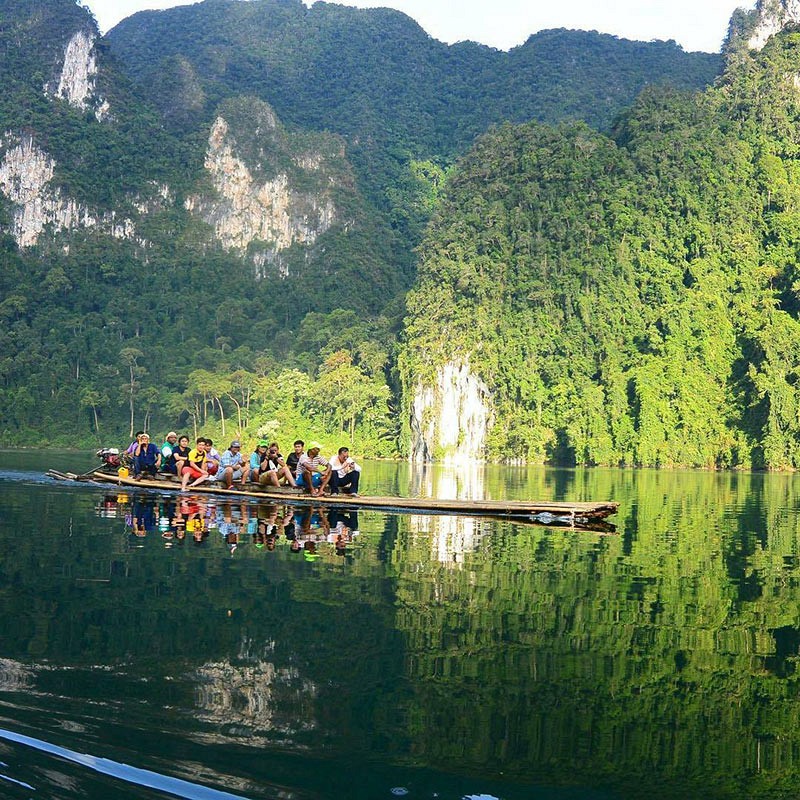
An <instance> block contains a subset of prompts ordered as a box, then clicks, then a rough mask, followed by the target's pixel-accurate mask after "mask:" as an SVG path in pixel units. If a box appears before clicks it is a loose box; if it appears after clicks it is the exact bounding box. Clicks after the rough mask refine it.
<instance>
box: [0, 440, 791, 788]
mask: <svg viewBox="0 0 800 800" xmlns="http://www.w3.org/2000/svg"><path fill="white" fill-rule="evenodd" d="M92 460H93V459H92V457H91V456H89V455H87V454H51V455H49V456H46V457H45V456H43V455H42V454H38V453H23V454H19V453H0V602H2V616H1V617H0V797H10V798H18V797H19V798H26V800H27V798H33V797H37V798H38V797H45V798H117V797H120V798H151V797H152V798H162V797H173V796H179V797H193V798H205V797H209V798H222V797H230V796H231V795H233V796H237V797H248V798H287V799H291V798H326V799H331V800H333V798H358V799H360V798H387V799H388V798H392V797H397V796H404V797H408V798H413V799H415V800H416V798H434V797H438V798H443V799H448V798H455V799H456V800H460V798H462V797H471V796H480V795H484V796H486V797H496V798H501V799H502V800H518V799H521V798H540V799H541V800H567V799H569V800H572V799H573V798H574V799H575V800H577V798H591V799H592V800H599V799H600V798H604V799H606V798H640V797H641V798H644V797H649V798H652V797H663V798H672V797H674V798H678V797H680V798H687V797H689V798H693V797H697V798H742V797H764V798H779V797H787V798H788V797H796V796H797V795H798V794H800V724H799V723H800V720H799V719H798V718H799V717H800V692H798V674H797V665H798V658H799V657H800V656H799V653H800V514H799V513H798V506H799V503H800V496H799V495H800V477H796V476H789V475H762V474H755V475H754V474H731V473H721V474H717V473H704V472H656V471H621V470H586V471H584V470H581V471H571V470H545V469H528V468H500V467H487V468H485V469H483V468H475V469H464V470H461V471H455V470H448V469H444V468H435V469H434V468H427V469H426V470H418V471H412V469H411V468H410V467H409V465H406V464H403V465H396V464H369V465H366V466H365V471H364V490H365V491H366V492H368V493H389V492H396V493H400V494H423V495H424V494H438V495H449V496H461V497H489V498H494V499H496V498H501V497H515V498H522V497H529V498H536V499H541V500H564V499H567V500H607V499H614V500H618V501H620V503H621V504H622V505H621V509H620V513H619V515H618V516H617V517H616V518H615V520H614V522H615V523H616V526H617V530H616V532H614V533H610V534H603V533H597V532H586V531H575V530H570V529H564V528H547V527H542V526H534V525H524V524H513V523H510V522H502V521H500V522H498V521H492V520H484V519H471V518H468V517H455V516H421V515H395V514H379V513H374V512H368V513H367V512H359V513H357V514H356V515H355V517H354V516H352V515H349V514H345V515H343V516H342V515H340V516H339V517H337V516H336V515H335V514H334V515H333V517H331V518H329V517H326V515H325V514H321V513H317V514H314V515H307V514H305V513H304V512H302V511H301V510H299V509H298V510H295V512H294V513H293V514H292V515H291V516H290V515H289V509H286V508H276V507H275V506H269V505H266V504H257V503H254V502H250V501H242V502H239V503H231V502H230V501H228V500H222V499H214V498H208V497H206V498H199V499H197V500H193V499H191V498H189V499H188V500H186V501H185V502H183V503H182V504H181V503H180V502H176V501H175V498H170V497H168V496H166V495H163V496H160V495H158V494H148V493H146V492H145V493H141V494H140V493H131V492H114V491H109V490H108V488H107V487H106V488H104V487H100V486H76V485H66V484H60V483H58V482H54V481H51V480H49V479H47V478H45V477H43V475H42V473H43V471H44V470H45V469H46V468H47V467H48V466H54V467H57V468H59V469H65V468H71V469H74V470H80V469H88V468H89V467H90V466H92ZM337 532H338V534H339V540H338V541H337V539H336V537H337ZM287 533H288V534H289V535H288V537H287Z"/></svg>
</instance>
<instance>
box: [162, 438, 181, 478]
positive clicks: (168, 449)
mask: <svg viewBox="0 0 800 800" xmlns="http://www.w3.org/2000/svg"><path fill="white" fill-rule="evenodd" d="M177 445H178V434H177V433H175V431H170V432H169V433H168V434H167V435H166V436H165V437H164V444H162V445H161V471H162V472H173V471H172V470H171V469H168V466H169V465H170V464H171V463H172V451H173V450H174V449H175V448H176V447H177ZM174 474H175V473H174V472H173V475H174Z"/></svg>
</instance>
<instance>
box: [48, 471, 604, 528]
mask: <svg viewBox="0 0 800 800" xmlns="http://www.w3.org/2000/svg"><path fill="white" fill-rule="evenodd" d="M47 475H48V476H49V477H51V478H54V479H56V480H70V481H96V482H98V483H105V484H113V485H114V486H124V487H126V488H130V489H148V490H158V491H167V492H175V493H180V491H181V484H180V482H179V481H178V480H177V479H176V478H174V477H173V476H170V475H165V474H159V475H158V476H157V477H156V478H142V479H141V480H136V479H135V478H131V477H121V476H120V475H119V474H118V473H117V472H116V471H108V470H104V469H96V470H91V471H90V472H87V473H84V474H83V475H76V474H74V473H71V472H59V471H57V470H49V471H48V473H47ZM190 491H191V493H193V494H196V493H201V494H202V493H208V494H216V495H226V496H229V497H230V496H234V497H247V498H255V499H260V500H268V501H272V502H276V503H291V504H298V505H315V506H327V507H337V506H339V507H341V506H346V507H348V508H352V507H358V508H365V509H366V508H374V509H383V510H386V511H402V512H409V511H410V512H421V513H427V514H465V515H470V516H479V517H501V518H507V519H514V520H520V521H526V522H539V523H542V524H556V525H569V526H572V527H591V526H592V524H593V523H597V522H601V521H602V520H605V519H606V518H607V517H609V516H611V515H612V514H615V513H616V512H617V510H618V509H619V503H616V502H610V501H609V502H596V503H567V502H550V501H533V500H455V499H442V498H434V497H375V496H370V495H362V494H358V495H349V494H323V495H320V496H316V497H312V496H311V495H309V494H306V493H304V492H303V491H302V490H301V489H295V488H292V487H288V486H286V487H276V486H270V487H261V486H259V485H258V484H254V483H251V484H247V485H246V487H245V488H244V489H226V488H224V486H221V485H220V484H219V483H217V482H211V483H206V484H200V485H198V486H193V487H191V489H190Z"/></svg>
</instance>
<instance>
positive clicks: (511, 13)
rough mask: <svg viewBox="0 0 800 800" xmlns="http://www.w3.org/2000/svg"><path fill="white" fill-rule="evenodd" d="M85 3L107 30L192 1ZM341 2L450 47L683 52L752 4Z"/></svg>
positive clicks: (723, 29) (665, 0) (722, 30)
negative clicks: (551, 37) (617, 41)
mask: <svg viewBox="0 0 800 800" xmlns="http://www.w3.org/2000/svg"><path fill="white" fill-rule="evenodd" d="M82 2H83V5H85V6H88V7H89V8H90V9H91V10H92V12H93V13H94V15H95V18H96V19H97V22H98V24H99V26H100V30H101V31H103V32H104V33H105V32H107V31H108V30H110V29H111V28H113V27H114V25H116V24H117V23H118V22H119V21H120V20H122V19H124V18H125V17H128V16H130V15H131V14H134V13H135V12H137V11H143V10H145V9H164V8H171V7H172V6H178V5H188V4H189V3H187V0H82ZM241 2H247V0H241ZM341 4H342V5H348V6H358V7H359V8H374V7H380V6H383V7H389V8H396V9H398V10H399V11H403V12H404V13H406V14H408V16H409V17H412V18H413V19H415V20H416V21H417V22H418V23H419V24H420V25H421V26H422V27H423V28H424V29H425V30H426V31H427V32H428V33H429V34H430V35H431V36H433V37H434V38H435V39H439V40H441V41H443V42H447V43H448V44H452V43H453V42H458V41H463V40H465V39H469V40H472V41H475V42H481V43H482V44H487V45H490V46H492V47H497V48H500V49H501V50H508V49H509V48H511V47H515V46H516V45H520V44H522V43H523V42H524V41H525V40H526V39H527V38H528V36H530V35H531V34H532V33H536V32H537V31H540V30H543V29H546V28H577V29H580V30H597V31H600V32H601V33H611V34H614V35H615V36H620V37H623V38H625V39H638V40H641V41H650V40H651V39H674V40H675V41H676V42H677V43H678V44H680V45H681V46H682V47H683V49H684V50H704V51H706V52H717V51H718V50H719V49H720V46H721V45H722V40H723V39H724V38H725V34H726V33H727V31H728V22H729V20H730V18H731V14H732V13H733V11H734V9H736V8H737V7H739V6H744V7H745V8H753V7H755V0H739V1H738V2H737V0H561V1H560V2H559V0H379V2H373V0H341ZM306 5H310V3H309V2H306Z"/></svg>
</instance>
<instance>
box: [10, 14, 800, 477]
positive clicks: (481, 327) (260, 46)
mask: <svg viewBox="0 0 800 800" xmlns="http://www.w3.org/2000/svg"><path fill="white" fill-rule="evenodd" d="M755 21H756V17H755V12H750V13H746V12H739V13H737V15H736V16H735V17H734V19H733V20H732V24H731V31H730V35H729V39H728V42H727V44H726V46H725V48H724V50H723V54H722V55H713V54H702V53H684V52H683V51H682V50H681V49H680V48H679V47H677V46H676V45H675V44H674V43H672V42H666V43H665V42H652V43H647V44H644V43H636V42H626V41H624V40H619V39H616V38H615V37H610V36H603V35H600V34H596V33H584V32H579V31H545V32H542V33H539V34H536V35H534V36H532V37H530V39H529V40H528V41H527V42H526V43H525V44H524V45H522V46H521V47H518V48H514V49H513V50H511V51H510V52H508V53H505V52H500V51H496V50H493V49H491V48H487V47H484V46H480V45H477V44H474V43H462V44H458V45H453V46H447V45H444V44H442V43H440V42H436V41H435V40H433V39H431V38H430V37H429V36H427V34H425V33H424V31H422V29H421V28H419V26H418V25H416V23H414V22H413V21H412V20H410V19H409V18H408V17H406V16H404V15H402V14H400V13H397V12H392V11H388V10H385V9H384V10H372V11H359V10H356V9H350V8H345V7H340V6H336V5H333V4H327V3H317V4H315V5H314V6H313V7H312V8H310V9H309V8H306V7H305V6H304V5H303V4H302V3H301V2H300V0H253V2H246V3H245V2H239V1H238V0H206V2H202V3H198V4H196V5H193V6H186V7H180V8H175V9H172V10H170V11H168V12H158V13H156V12H142V13H140V14H137V15H135V16H134V17H132V18H130V19H128V20H125V21H123V22H122V23H121V24H120V25H118V26H117V27H116V28H115V29H114V30H113V31H111V32H109V34H108V35H107V36H106V37H105V38H103V39H99V40H97V42H96V43H95V44H94V50H93V52H94V54H95V57H96V61H97V69H98V71H97V75H96V93H95V96H94V99H93V100H92V101H91V102H89V103H88V104H84V106H83V107H76V106H75V104H74V103H69V102H66V101H65V100H64V99H61V98H60V97H54V96H53V91H43V87H48V86H51V85H53V84H54V81H55V76H56V75H57V72H58V69H59V63H60V61H59V59H63V53H64V48H65V45H66V43H67V42H68V41H69V40H70V37H71V36H72V35H73V34H74V32H75V31H77V30H86V31H88V32H90V33H92V34H94V33H96V26H95V25H94V21H93V20H92V19H91V16H90V14H89V13H88V11H86V10H85V9H84V8H82V7H81V6H80V5H78V4H77V3H75V2H72V0H46V1H45V2H38V1H37V2H34V0H22V1H20V0H14V1H13V2H12V1H11V0H0V53H1V54H2V55H0V59H1V61H0V63H2V71H3V78H4V93H3V96H2V98H0V121H2V129H3V130H4V131H5V132H6V133H4V135H3V137H2V139H1V140H0V158H2V157H5V158H6V159H8V158H9V157H10V154H11V153H12V151H13V150H14V147H15V146H19V147H20V148H22V149H23V150H24V147H25V146H26V144H27V143H29V142H33V143H35V145H36V146H37V147H39V148H41V149H42V150H43V151H44V152H45V153H46V154H47V155H48V157H50V158H51V159H52V165H53V167H52V177H51V178H50V179H49V183H48V186H50V187H51V188H52V191H53V192H54V193H55V197H56V199H57V200H59V202H60V201H66V200H67V199H69V200H70V201H71V202H74V203H75V204H78V206H79V207H80V209H81V211H80V212H79V213H78V212H75V213H74V214H73V216H75V217H77V216H80V215H83V218H88V217H91V218H92V220H99V222H96V224H84V225H79V224H61V223H60V222H57V221H56V222H54V221H52V220H51V221H49V222H47V221H45V224H44V225H43V226H42V230H41V231H40V232H39V235H38V236H37V238H36V240H35V242H32V243H26V244H24V245H22V244H20V241H19V236H18V228H19V225H20V222H19V219H20V217H19V213H20V212H19V208H20V203H21V202H22V201H20V200H19V196H21V195H24V193H25V190H26V187H27V185H28V178H27V175H26V174H25V173H24V172H23V174H22V178H20V176H19V175H16V176H11V177H9V175H8V172H7V171H6V173H5V174H4V173H3V172H2V171H0V189H2V192H0V231H2V238H0V319H1V320H2V325H3V330H4V331H5V333H6V337H5V340H6V341H5V347H4V352H3V355H2V357H0V431H1V432H2V436H3V440H4V442H6V443H9V444H10V443H13V444H21V445H40V444H44V443H59V442H60V443H71V444H77V443H82V444H91V443H105V444H110V443H114V442H119V441H121V440H123V439H124V438H125V437H126V436H128V435H129V434H130V433H131V432H132V431H133V430H134V429H135V428H140V427H147V428H150V429H152V430H154V431H162V430H166V429H167V428H177V429H182V430H186V431H187V432H188V433H190V434H193V433H194V432H195V431H198V430H203V431H204V432H207V433H212V434H214V435H215V436H222V437H227V436H229V435H230V434H232V433H233V432H236V434H237V435H244V436H245V437H248V438H251V439H252V438H255V437H256V436H269V437H273V436H277V437H280V438H281V441H282V442H287V441H289V440H291V438H293V437H294V436H296V435H301V436H305V437H313V438H318V439H321V440H322V441H323V442H324V443H325V444H326V446H333V445H335V444H338V443H341V442H342V441H347V442H349V443H351V444H352V446H354V447H355V448H356V449H357V450H358V451H359V452H360V453H363V454H367V455H371V456H397V455H400V454H405V453H407V451H408V448H409V435H408V419H409V407H410V405H411V404H412V402H413V398H414V396H415V392H416V391H417V387H419V386H426V385H434V386H435V385H436V382H437V370H439V369H440V368H441V367H442V365H444V364H446V363H450V362H457V363H458V362H461V363H468V364H469V365H470V368H471V369H472V371H473V372H474V374H475V375H477V376H478V377H479V378H480V379H481V380H482V381H483V382H484V383H485V385H486V386H487V387H489V392H488V394H489V396H490V400H491V420H492V424H491V427H490V429H489V431H488V438H487V442H486V447H485V452H484V453H483V454H484V455H485V456H486V457H487V458H490V459H503V458H508V457H514V458H516V459H521V460H527V461H530V462H541V463H573V464H587V465H589V464H605V465H617V464H631V465H659V466H671V465H700V466H710V467H755V468H758V467H766V468H772V469H783V468H794V467H796V466H797V465H798V457H799V456H800V452H798V449H799V448H800V444H799V443H800V436H799V435H798V434H800V398H798V396H797V388H796V384H797V378H798V373H797V369H798V366H797V365H798V359H800V351H798V344H797V343H798V341H800V338H798V336H797V333H798V330H796V326H797V313H798V310H799V309H798V296H797V291H798V290H797V287H796V282H797V276H796V275H795V272H796V266H795V263H796V255H797V247H798V230H800V229H798V221H797V218H796V214H797V202H798V189H797V178H798V175H797V155H796V154H797V146H798V135H797V133H796V129H797V126H796V122H797V115H798V89H797V85H796V81H795V79H794V76H795V75H796V74H797V72H798V70H800V53H798V35H797V34H796V33H794V32H792V31H791V30H787V31H784V32H783V33H782V34H780V35H777V36H775V37H773V38H772V39H771V40H770V42H769V43H768V44H767V46H766V47H765V48H764V49H763V50H762V51H760V52H751V51H749V50H748V49H747V47H746V45H745V41H746V37H747V33H748V30H749V29H750V28H751V27H752V26H753V25H754V24H755ZM712 83H713V86H711V87H710V85H711V84H712ZM709 87H710V88H709ZM101 98H102V100H103V101H104V102H107V104H108V107H109V108H110V109H111V111H110V112H108V113H107V115H106V116H103V115H102V114H101V113H100V112H101V111H103V108H102V103H101ZM220 119H224V121H225V124H226V131H227V132H228V134H229V136H230V139H229V140H228V141H230V142H232V144H231V147H232V148H233V149H234V153H233V155H235V157H236V158H237V159H239V161H240V163H241V164H243V165H245V166H246V167H247V168H248V170H249V171H250V173H251V174H252V175H253V176H256V177H257V178H258V179H259V180H261V181H266V182H269V181H270V180H278V178H282V177H285V176H288V178H286V179H287V180H288V181H289V182H290V186H291V187H292V191H294V192H295V196H297V197H300V198H301V201H298V202H299V204H300V210H301V211H303V210H304V209H305V210H306V211H307V209H308V208H315V209H316V208H317V207H318V206H322V205H325V204H328V206H330V207H332V208H335V209H336V216H335V218H334V220H333V223H332V224H331V225H330V226H329V227H326V228H325V229H324V230H323V229H321V228H320V230H319V231H315V232H314V234H315V235H314V237H308V241H305V242H301V241H292V242H291V244H290V245H289V246H287V247H286V248H285V249H283V250H280V252H277V248H274V249H273V250H270V249H269V248H270V247H272V245H270V244H269V243H265V242H263V241H260V240H255V241H250V242H249V244H247V246H246V247H243V248H242V249H240V250H236V249H231V247H226V246H224V243H223V242H221V241H220V238H219V236H218V235H217V233H216V232H215V228H214V224H215V218H214V214H213V213H212V214H206V216H205V217H204V216H203V215H202V214H198V213H193V212H192V209H193V208H197V207H202V206H203V202H204V201H203V200H202V198H203V197H212V198H213V197H218V196H219V195H220V194H221V193H222V192H223V191H224V190H223V189H220V186H219V185H216V184H214V178H213V175H212V173H211V172H210V166H209V164H210V163H211V156H210V155H209V153H210V142H212V141H213V137H214V135H215V130H217V128H216V127H215V126H216V125H217V123H218V122H219V120H220ZM476 137H477V138H476ZM309 164H311V165H312V166H310V167H309V166H308V165H309ZM30 182H31V183H35V180H34V179H33V178H31V179H30ZM15 193H16V194H15ZM198 197H199V198H201V200H198V199H197V198H198ZM15 198H16V199H15ZM303 204H305V205H303ZM87 209H88V210H87ZM297 214H300V212H297ZM52 219H54V220H58V217H57V216H56V217H53V218H52ZM104 220H106V221H107V220H111V222H104ZM123 220H124V221H125V222H126V223H127V222H129V223H130V227H131V228H132V229H134V230H135V233H133V234H130V233H124V232H123V233H120V232H119V231H116V232H114V233H109V229H110V226H112V225H113V224H115V223H116V224H118V226H120V227H124V226H122V221H123ZM104 225H105V227H104ZM126 230H127V229H126ZM317 234H318V235H317Z"/></svg>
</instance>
